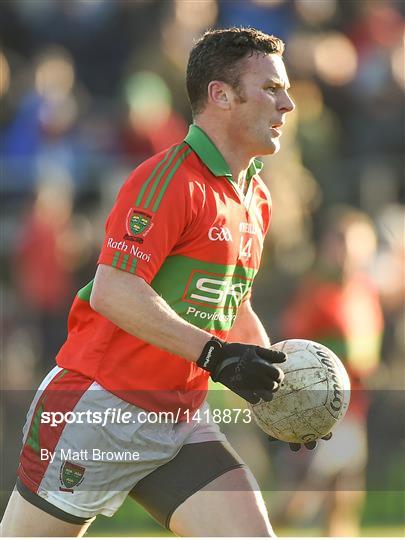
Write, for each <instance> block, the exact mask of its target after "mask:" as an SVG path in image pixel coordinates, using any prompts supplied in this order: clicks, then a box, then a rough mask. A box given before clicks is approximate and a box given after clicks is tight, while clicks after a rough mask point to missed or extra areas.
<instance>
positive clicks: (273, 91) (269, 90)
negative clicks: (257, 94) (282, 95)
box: [266, 86, 277, 94]
mask: <svg viewBox="0 0 405 540" xmlns="http://www.w3.org/2000/svg"><path fill="white" fill-rule="evenodd" d="M276 90H277V86H268V87H267V88H266V91H267V92H270V94H275V92H276Z"/></svg>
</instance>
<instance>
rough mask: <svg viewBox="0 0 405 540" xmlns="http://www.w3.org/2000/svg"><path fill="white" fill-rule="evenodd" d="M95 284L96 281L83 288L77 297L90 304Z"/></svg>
mask: <svg viewBox="0 0 405 540" xmlns="http://www.w3.org/2000/svg"><path fill="white" fill-rule="evenodd" d="M93 282H94V279H92V280H91V281H90V282H89V283H87V285H85V286H84V287H83V288H81V289H80V291H79V292H78V293H77V296H78V297H79V298H80V300H84V301H85V302H88V301H89V300H90V295H91V291H92V289H93Z"/></svg>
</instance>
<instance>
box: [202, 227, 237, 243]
mask: <svg viewBox="0 0 405 540" xmlns="http://www.w3.org/2000/svg"><path fill="white" fill-rule="evenodd" d="M208 238H209V239H210V240H212V241H213V242H216V241H219V242H232V240H233V239H232V234H231V231H230V230H229V229H228V227H211V229H210V230H209V231H208Z"/></svg>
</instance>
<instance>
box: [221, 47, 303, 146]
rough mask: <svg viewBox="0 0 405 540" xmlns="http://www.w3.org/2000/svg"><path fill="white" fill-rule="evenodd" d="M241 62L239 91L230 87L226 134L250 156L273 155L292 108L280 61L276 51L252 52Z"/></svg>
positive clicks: (284, 70)
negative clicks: (266, 52)
mask: <svg viewBox="0 0 405 540" xmlns="http://www.w3.org/2000/svg"><path fill="white" fill-rule="evenodd" d="M242 62H243V71H242V75H241V78H240V83H241V84H240V91H239V92H237V91H236V90H232V98H231V115H230V126H229V127H230V134H231V136H232V138H234V137H235V139H234V140H235V141H237V144H243V146H244V148H245V149H246V150H248V151H249V153H251V154H252V155H256V156H259V155H267V154H274V153H275V152H277V151H278V150H279V148H280V136H281V128H282V126H283V125H284V123H285V115H286V113H288V112H291V111H293V110H294V108H295V105H294V102H293V101H292V100H291V98H290V96H289V95H288V88H289V86H290V84H289V80H288V77H287V72H286V69H285V66H284V62H283V60H282V59H281V57H280V56H279V55H278V54H268V55H265V56H264V55H263V54H259V55H257V54H253V56H251V57H248V58H246V59H244V60H242Z"/></svg>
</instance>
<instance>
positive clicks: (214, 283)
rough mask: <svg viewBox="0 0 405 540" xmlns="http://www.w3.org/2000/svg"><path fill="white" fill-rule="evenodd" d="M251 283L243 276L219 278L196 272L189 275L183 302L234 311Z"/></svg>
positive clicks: (219, 276)
mask: <svg viewBox="0 0 405 540" xmlns="http://www.w3.org/2000/svg"><path fill="white" fill-rule="evenodd" d="M252 281H253V280H252V279H249V278H247V277H245V276H221V275H218V274H210V273H209V272H200V271H198V270H196V271H194V272H192V273H191V276H190V279H189V282H188V285H187V288H186V290H185V293H184V296H183V301H184V302H188V303H190V304H196V305H198V306H207V307H211V308H223V307H227V308H229V309H236V308H237V307H238V306H239V305H240V303H241V302H242V299H243V297H244V296H245V294H246V293H247V291H248V290H249V288H250V286H251V283H252ZM190 313H191V312H190Z"/></svg>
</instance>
